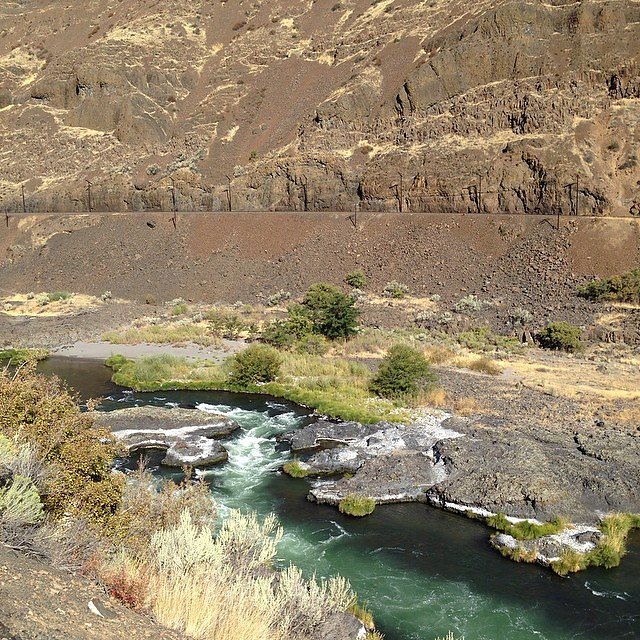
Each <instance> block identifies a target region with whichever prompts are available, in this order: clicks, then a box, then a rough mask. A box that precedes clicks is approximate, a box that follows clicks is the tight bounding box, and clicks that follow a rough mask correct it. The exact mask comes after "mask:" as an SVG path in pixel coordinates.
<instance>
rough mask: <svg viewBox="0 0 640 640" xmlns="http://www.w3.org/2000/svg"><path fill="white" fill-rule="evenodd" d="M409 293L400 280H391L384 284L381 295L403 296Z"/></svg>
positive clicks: (386, 296) (387, 296) (388, 296)
mask: <svg viewBox="0 0 640 640" xmlns="http://www.w3.org/2000/svg"><path fill="white" fill-rule="evenodd" d="M408 293H409V287H408V286H407V285H406V284H402V282H398V281H396V280H391V282H387V284H385V285H384V289H383V290H382V295H383V296H384V297H385V298H404V297H405V296H406V295H407V294H408Z"/></svg>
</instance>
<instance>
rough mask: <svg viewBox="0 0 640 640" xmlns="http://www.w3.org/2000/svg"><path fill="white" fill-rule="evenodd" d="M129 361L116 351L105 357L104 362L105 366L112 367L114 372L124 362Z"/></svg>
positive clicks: (120, 367) (122, 365)
mask: <svg viewBox="0 0 640 640" xmlns="http://www.w3.org/2000/svg"><path fill="white" fill-rule="evenodd" d="M128 362H131V361H130V360H129V359H128V358H125V357H124V356H123V355H121V354H119V353H116V354H114V355H112V356H110V357H109V358H107V359H106V360H105V362H104V364H105V366H107V367H110V368H111V369H113V371H114V372H118V371H120V369H122V367H124V365H125V364H127V363H128Z"/></svg>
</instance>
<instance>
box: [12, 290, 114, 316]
mask: <svg viewBox="0 0 640 640" xmlns="http://www.w3.org/2000/svg"><path fill="white" fill-rule="evenodd" d="M44 296H46V294H45V293H40V294H36V295H35V296H34V297H33V298H32V299H29V298H30V297H31V294H29V297H27V295H26V294H15V295H11V296H7V297H5V298H2V299H0V311H1V312H2V313H5V314H6V315H9V316H17V317H22V316H40V317H49V316H51V317H53V316H69V315H73V314H74V313H76V312H77V311H79V310H81V309H92V308H95V307H98V306H100V305H102V304H104V303H103V302H102V301H101V300H99V299H98V298H96V297H94V296H87V295H84V294H73V296H72V297H71V298H68V299H67V300H58V301H51V302H47V304H46V305H43V304H41V303H40V302H39V300H40V299H41V298H42V297H44ZM7 304H11V305H12V308H11V309H9V308H6V309H5V305H7Z"/></svg>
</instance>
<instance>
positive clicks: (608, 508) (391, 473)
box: [283, 414, 640, 553]
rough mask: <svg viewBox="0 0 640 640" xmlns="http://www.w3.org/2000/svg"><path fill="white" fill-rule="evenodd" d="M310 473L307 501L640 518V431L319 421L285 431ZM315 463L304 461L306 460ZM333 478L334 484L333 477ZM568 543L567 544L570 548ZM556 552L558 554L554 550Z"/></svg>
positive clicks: (437, 419)
mask: <svg viewBox="0 0 640 640" xmlns="http://www.w3.org/2000/svg"><path fill="white" fill-rule="evenodd" d="M283 438H284V440H286V441H288V442H290V443H291V447H292V449H293V451H294V452H296V453H297V454H298V455H300V456H302V457H301V459H300V460H299V461H298V463H297V466H298V468H299V471H301V472H302V474H306V475H308V476H311V477H312V478H313V479H312V481H311V488H310V490H309V495H308V499H309V500H311V501H315V502H320V503H327V504H334V505H337V504H338V503H339V502H340V500H342V499H343V498H344V497H346V496H347V495H349V494H360V495H364V496H368V497H372V498H373V499H374V500H375V501H376V503H378V504H381V503H388V502H406V501H418V502H429V503H431V504H433V505H435V506H438V507H442V508H445V509H449V510H451V511H456V512H465V511H469V512H470V513H472V514H476V515H484V516H487V515H491V514H495V513H505V514H507V515H508V516H510V517H515V518H529V519H537V520H541V521H545V520H550V519H552V518H554V517H557V516H561V517H563V518H565V519H567V520H568V521H571V522H581V523H588V524H593V523H597V522H598V521H599V519H600V515H601V514H603V513H609V512H612V511H631V512H638V511H640V490H639V488H638V484H637V477H638V472H639V471H640V446H639V444H640V443H639V438H640V432H638V431H630V432H626V433H625V432H623V431H620V430H613V429H602V428H601V427H598V426H597V425H595V426H593V427H588V426H586V425H585V426H584V427H583V428H582V429H581V430H580V431H579V432H574V433H571V432H570V431H569V430H567V429H565V428H563V427H561V426H560V427H559V428H553V427H549V426H544V425H541V424H537V425H536V424H528V423H526V422H518V423H515V422H513V421H511V420H509V419H508V418H496V417H492V416H484V417H475V418H472V419H469V418H457V417H456V418H454V417H447V416H446V414H445V415H443V416H430V417H426V418H424V419H423V420H422V421H420V422H419V423H417V424H414V425H411V426H403V425H393V424H389V423H380V424H375V425H367V426H362V425H357V424H356V423H345V424H344V425H342V424H333V425H332V424H328V423H323V422H320V423H317V424H312V425H309V426H307V427H304V428H302V429H300V430H299V431H296V432H292V433H290V434H285V436H284V437H283ZM305 453H306V454H307V456H308V457H304V454H305ZM332 476H333V477H332ZM563 544H564V543H563ZM550 553H551V552H550Z"/></svg>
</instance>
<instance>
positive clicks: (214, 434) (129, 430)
mask: <svg viewBox="0 0 640 640" xmlns="http://www.w3.org/2000/svg"><path fill="white" fill-rule="evenodd" d="M94 415H95V420H96V422H97V423H98V424H102V425H105V426H108V427H110V428H111V429H112V430H113V432H114V433H115V435H116V437H117V438H118V439H119V440H120V441H121V442H122V444H123V445H124V446H125V447H126V449H127V450H128V451H129V453H133V452H135V451H139V450H142V449H160V450H162V451H166V455H165V457H164V458H163V459H162V462H161V464H163V465H164V466H166V467H178V468H180V467H183V466H185V465H187V466H192V467H209V466H212V465H215V464H219V463H221V462H226V461H227V459H228V457H229V456H228V454H227V450H226V449H225V448H224V447H223V446H222V444H220V442H219V441H218V440H217V439H218V438H225V437H227V436H229V435H231V434H232V433H233V431H235V430H236V429H238V428H239V425H238V424H236V423H235V422H234V421H233V420H230V419H229V418H227V417H225V416H222V415H217V414H212V413H208V412H205V411H199V410H197V409H177V408H175V409H167V408H163V407H150V406H146V407H134V408H130V409H120V410H116V411H109V412H96V413H95V414H94Z"/></svg>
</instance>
